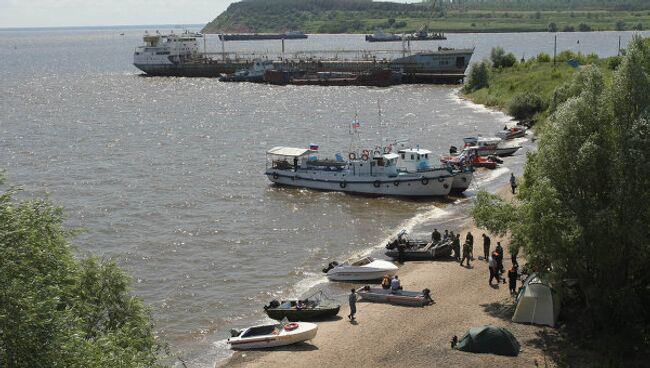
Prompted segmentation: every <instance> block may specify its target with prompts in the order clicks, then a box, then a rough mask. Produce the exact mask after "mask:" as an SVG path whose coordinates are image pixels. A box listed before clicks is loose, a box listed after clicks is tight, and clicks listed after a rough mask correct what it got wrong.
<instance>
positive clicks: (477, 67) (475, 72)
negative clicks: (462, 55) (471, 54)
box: [463, 61, 490, 93]
mask: <svg viewBox="0 0 650 368" xmlns="http://www.w3.org/2000/svg"><path fill="white" fill-rule="evenodd" d="M489 70H490V66H489V65H488V63H487V62H485V61H482V62H480V63H472V67H471V69H470V71H469V75H468V76H467V81H465V85H464V86H463V91H464V92H465V93H469V92H473V91H476V90H479V89H481V88H485V87H487V86H489V84H490V72H489Z"/></svg>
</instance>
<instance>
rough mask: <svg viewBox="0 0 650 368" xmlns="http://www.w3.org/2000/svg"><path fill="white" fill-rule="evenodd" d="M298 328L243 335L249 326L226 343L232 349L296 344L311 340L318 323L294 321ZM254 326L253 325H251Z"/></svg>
mask: <svg viewBox="0 0 650 368" xmlns="http://www.w3.org/2000/svg"><path fill="white" fill-rule="evenodd" d="M296 323H297V324H298V328H296V329H295V330H292V331H286V330H284V329H282V330H281V331H280V332H279V333H278V334H268V335H259V336H251V337H241V336H245V335H246V333H247V332H248V330H250V328H248V329H246V330H244V331H243V332H242V333H241V335H240V336H237V337H231V338H230V339H228V344H230V348H231V349H233V350H249V349H267V348H273V347H278V346H286V345H291V344H297V343H299V342H303V341H307V340H312V339H313V338H314V337H316V333H317V332H318V325H316V324H315V323H309V322H296ZM251 328H254V327H251Z"/></svg>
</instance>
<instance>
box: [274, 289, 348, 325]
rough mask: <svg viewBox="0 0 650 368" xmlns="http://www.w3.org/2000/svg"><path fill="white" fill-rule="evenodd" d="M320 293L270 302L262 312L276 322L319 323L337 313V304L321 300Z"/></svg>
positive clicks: (321, 295) (322, 297) (322, 296)
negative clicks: (286, 320)
mask: <svg viewBox="0 0 650 368" xmlns="http://www.w3.org/2000/svg"><path fill="white" fill-rule="evenodd" d="M323 299H325V298H324V294H323V292H322V291H320V292H318V293H317V294H315V295H312V296H310V297H308V298H305V299H299V300H295V299H292V300H282V301H277V300H272V301H271V302H270V303H269V305H265V306H264V312H266V314H267V315H268V316H269V317H270V318H273V319H276V320H278V321H280V320H283V319H285V318H286V319H288V320H289V321H292V322H295V321H319V320H324V319H328V318H332V317H334V316H336V315H337V314H338V313H339V309H340V308H341V306H340V305H339V304H334V303H332V304H330V303H328V302H327V301H325V300H323Z"/></svg>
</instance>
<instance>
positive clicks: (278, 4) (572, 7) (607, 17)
mask: <svg viewBox="0 0 650 368" xmlns="http://www.w3.org/2000/svg"><path fill="white" fill-rule="evenodd" d="M423 25H428V26H429V27H430V28H431V29H432V30H439V31H447V32H517V31H520V32H525V31H547V30H551V31H556V30H557V31H578V30H581V31H589V30H614V29H619V30H631V29H646V27H650V0H454V1H453V2H452V1H451V0H435V1H434V0H431V1H424V2H418V3H412V4H402V3H392V2H374V1H372V0H244V1H241V2H238V3H233V4H231V5H230V6H229V7H228V9H227V10H226V11H225V12H223V13H222V14H220V15H219V16H218V17H217V18H215V19H214V20H213V21H212V22H210V23H208V24H207V25H206V26H205V28H204V30H203V31H204V32H206V33H221V32H282V31H288V30H300V31H303V32H307V33H367V32H372V31H373V30H374V29H375V28H377V27H379V28H383V29H385V30H387V31H390V32H395V33H400V32H410V31H414V30H417V29H418V28H420V27H421V26H423Z"/></svg>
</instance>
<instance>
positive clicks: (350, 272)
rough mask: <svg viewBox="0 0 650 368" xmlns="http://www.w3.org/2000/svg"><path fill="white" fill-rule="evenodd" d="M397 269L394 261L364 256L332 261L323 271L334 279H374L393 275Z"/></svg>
mask: <svg viewBox="0 0 650 368" xmlns="http://www.w3.org/2000/svg"><path fill="white" fill-rule="evenodd" d="M397 269H398V268H397V266H395V265H394V264H393V263H392V262H388V261H384V260H381V259H374V258H372V257H363V258H361V259H359V260H357V261H354V262H344V263H342V264H338V263H337V262H331V263H330V264H329V265H328V267H327V268H324V269H323V272H325V273H327V278H328V279H330V280H332V281H372V280H381V279H382V278H383V277H384V276H386V275H389V276H393V275H394V274H396V273H397Z"/></svg>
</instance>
